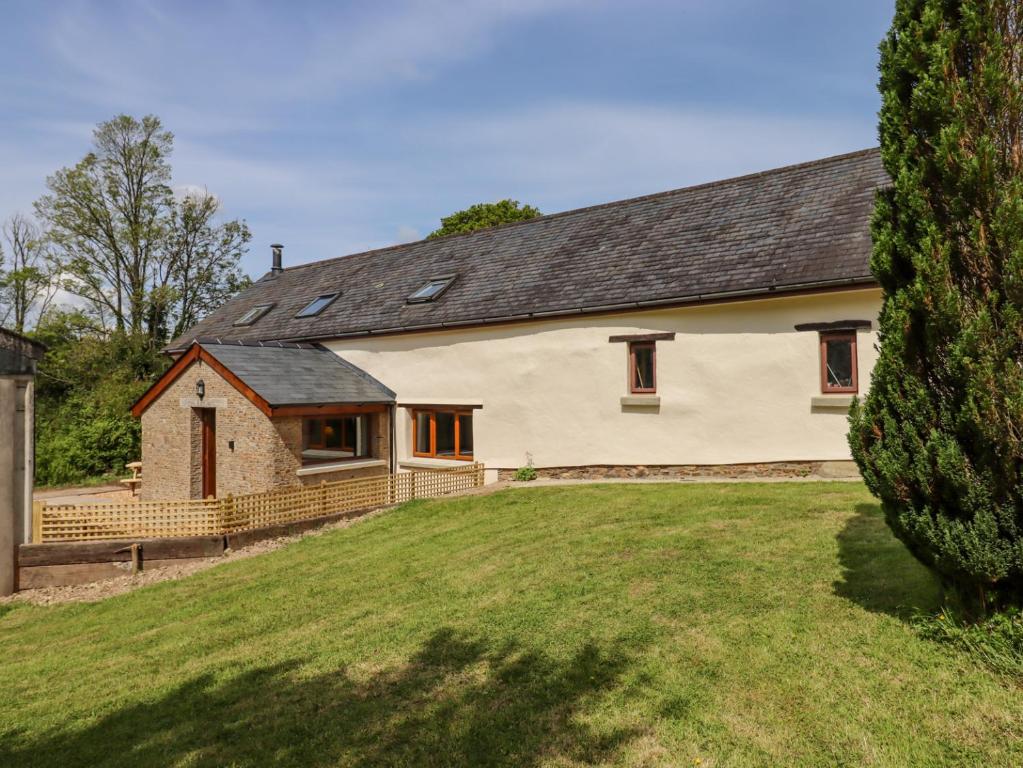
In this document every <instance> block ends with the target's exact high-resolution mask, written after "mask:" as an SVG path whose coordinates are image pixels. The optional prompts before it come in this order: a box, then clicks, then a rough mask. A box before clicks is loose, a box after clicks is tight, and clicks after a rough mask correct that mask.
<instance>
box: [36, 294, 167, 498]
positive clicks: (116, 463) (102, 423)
mask: <svg viewBox="0 0 1023 768" xmlns="http://www.w3.org/2000/svg"><path fill="white" fill-rule="evenodd" d="M32 335H33V337H34V338H35V339H37V340H38V341H41V342H43V343H44V344H46V346H47V351H46V355H45V356H44V357H43V359H42V361H41V362H40V366H39V375H38V377H37V379H36V420H37V430H36V431H37V443H36V480H37V482H39V483H40V484H43V485H64V484H68V483H74V482H79V481H81V480H83V479H86V478H89V477H96V476H100V475H106V474H110V473H117V472H123V471H124V465H125V464H126V463H127V462H129V461H133V460H135V459H137V458H138V456H139V448H140V430H139V424H138V422H137V421H136V420H135V419H133V418H132V417H131V415H130V414H129V413H128V408H129V407H130V406H131V404H132V403H133V402H135V400H136V399H138V397H139V396H140V395H141V394H142V393H143V392H144V391H145V390H146V389H147V387H148V386H149V384H150V382H151V380H152V377H153V376H154V375H156V374H158V373H160V372H162V371H163V370H164V369H165V368H166V367H167V364H168V361H167V360H165V359H164V358H163V357H162V356H161V355H160V354H159V352H158V351H157V350H156V349H154V348H153V347H152V346H151V345H149V344H145V343H140V341H139V338H138V337H132V336H131V335H129V334H126V333H121V332H120V331H116V330H110V329H108V328H104V327H103V326H101V325H99V324H98V323H97V321H96V319H95V317H94V316H92V315H91V314H90V313H87V312H83V311H81V310H65V309H60V308H57V309H53V310H51V311H50V312H48V313H47V314H46V315H45V316H44V317H43V318H42V319H41V320H40V322H39V324H38V325H37V326H36V329H35V331H34V332H33V334H32Z"/></svg>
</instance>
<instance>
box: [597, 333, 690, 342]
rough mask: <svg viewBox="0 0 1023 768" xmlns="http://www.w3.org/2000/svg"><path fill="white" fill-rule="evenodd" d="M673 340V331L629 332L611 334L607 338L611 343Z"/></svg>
mask: <svg viewBox="0 0 1023 768" xmlns="http://www.w3.org/2000/svg"><path fill="white" fill-rule="evenodd" d="M674 340H675V333H674V331H671V332H667V333H631V334H624V335H622V336H611V337H609V338H608V341H609V342H611V343H612V344H617V343H619V342H623V341H625V342H629V341H674Z"/></svg>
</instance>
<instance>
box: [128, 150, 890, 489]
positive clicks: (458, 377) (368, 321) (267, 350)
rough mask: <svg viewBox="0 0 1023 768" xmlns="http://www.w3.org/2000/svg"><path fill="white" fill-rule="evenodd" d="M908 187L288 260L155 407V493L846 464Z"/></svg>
mask: <svg viewBox="0 0 1023 768" xmlns="http://www.w3.org/2000/svg"><path fill="white" fill-rule="evenodd" d="M886 183H887V176H886V174H885V171H884V169H883V168H882V165H881V161H880V157H879V153H878V152H877V150H866V151H861V152H856V153H852V154H848V155H842V156H839V157H833V158H828V159H824V160H819V161H815V162H810V163H805V164H802V165H796V166H791V167H786V168H781V169H778V170H772V171H767V172H763V173H758V174H753V175H750V176H744V177H741V178H735V179H729V180H725V181H719V182H715V183H710V184H703V185H700V186H695V187H689V188H686V189H679V190H675V191H670V192H663V193H659V194H654V195H649V196H646V197H640V198H635V199H631V200H624V201H621V202H614V203H608V204H605V205H597V206H593V207H590V208H584V209H580V210H574V211H567V212H564V213H557V214H553V215H549V216H544V217H541V218H538V219H534V220H531V221H527V222H519V223H515V224H508V225H505V226H501V227H497V228H494V229H489V230H484V231H479V232H474V233H470V234H465V235H454V236H449V237H444V238H439V239H433V240H425V241H422V242H416V243H409V244H405V245H397V246H393V247H390V248H383V249H380V250H375V251H370V252H366V253H359V254H355V255H351V256H345V257H342V258H334V259H328V260H325V261H319V262H315V263H310V264H303V265H299V266H295V267H290V268H288V269H284V268H282V265H281V259H282V255H281V247H280V246H274V248H273V251H274V259H273V262H272V264H273V266H272V268H271V270H270V271H269V272H268V273H267V274H266V275H264V276H263V277H262V278H261V279H260V280H258V281H257V282H256V283H255V284H253V286H252V287H251V288H249V289H248V290H246V291H244V292H242V293H241V294H239V295H238V296H236V297H235V298H233V299H232V300H230V301H229V302H227V303H226V304H225V305H224V306H223V307H221V308H220V309H218V310H217V311H215V312H214V313H212V314H211V315H210V316H208V317H207V318H205V319H204V320H203V321H202V322H200V323H199V324H198V325H196V326H195V327H194V328H192V329H191V330H190V331H188V333H186V334H185V335H183V336H182V337H181V338H178V339H175V340H174V341H173V342H172V343H171V344H170V345H169V348H168V349H169V351H170V352H171V354H173V355H175V356H177V361H176V362H175V364H174V365H173V366H172V367H171V368H170V370H169V371H168V372H167V374H166V375H165V376H164V377H163V378H161V379H160V381H158V382H157V383H156V385H154V387H153V388H152V389H151V390H150V391H149V392H148V393H146V395H145V396H144V397H143V398H142V399H141V400H139V402H138V403H137V404H136V405H135V407H134V409H133V412H134V413H135V414H136V415H137V416H140V417H141V419H142V433H143V449H142V451H143V455H142V461H143V465H144V472H143V476H144V478H145V482H144V483H143V496H144V497H145V498H171V497H184V496H191V497H195V496H198V495H209V494H217V495H223V494H226V493H241V492H249V491H261V490H267V489H270V488H274V487H280V486H287V485H293V484H297V483H315V482H320V481H321V480H323V479H336V478H342V477H352V476H358V475H362V474H372V473H383V472H388V471H403V470H416V469H422V468H432V467H437V466H454V465H457V462H463V461H469V460H474V461H479V462H483V463H484V464H485V465H486V467H487V470H488V478H489V479H494V478H495V477H497V476H502V477H503V476H508V475H509V474H510V473H512V472H514V470H515V469H516V468H517V467H520V466H523V465H525V464H526V463H527V462H530V461H531V462H532V463H533V464H534V465H535V467H536V468H537V470H538V472H539V473H540V474H541V475H544V474H546V475H553V476H597V477H600V476H607V475H627V474H640V475H643V474H664V475H678V474H694V473H712V474H722V473H736V472H741V473H757V474H763V475H787V474H793V473H796V474H799V473H805V472H806V471H808V470H809V469H811V468H814V467H816V466H817V465H819V464H820V463H821V462H826V461H848V460H849V448H848V446H847V444H846V438H845V434H846V412H847V410H848V407H849V404H850V402H851V398H852V397H853V396H855V395H856V394H857V393H860V392H862V391H863V388H864V386H865V385H866V383H867V382H868V381H869V375H870V371H871V368H872V366H873V364H874V361H875V356H876V355H875V349H874V343H875V340H876V317H877V314H878V311H879V309H880V303H881V297H880V290H879V288H878V286H877V284H876V282H875V281H874V279H873V278H872V276H871V274H870V270H869V267H868V262H869V257H870V252H871V239H870V225H869V222H870V216H871V212H872V210H873V203H874V196H875V192H876V190H877V189H878V188H879V187H881V186H882V185H885V184H886Z"/></svg>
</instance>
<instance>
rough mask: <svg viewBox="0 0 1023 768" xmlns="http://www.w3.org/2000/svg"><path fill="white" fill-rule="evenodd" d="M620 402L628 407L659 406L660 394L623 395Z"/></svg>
mask: <svg viewBox="0 0 1023 768" xmlns="http://www.w3.org/2000/svg"><path fill="white" fill-rule="evenodd" d="M621 404H622V405H623V406H626V407H628V408H660V407H661V396H660V395H624V396H622V399H621Z"/></svg>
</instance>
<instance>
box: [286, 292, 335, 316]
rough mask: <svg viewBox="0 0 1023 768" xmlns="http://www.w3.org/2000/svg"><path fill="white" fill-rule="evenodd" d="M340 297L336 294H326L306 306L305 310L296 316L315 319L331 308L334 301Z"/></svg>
mask: <svg viewBox="0 0 1023 768" xmlns="http://www.w3.org/2000/svg"><path fill="white" fill-rule="evenodd" d="M339 295H340V294H339V293H337V292H335V293H324V294H323V295H321V296H317V297H316V298H315V299H313V300H312V301H310V302H309V303H308V304H307V305H306V306H305V309H303V310H302V311H301V312H299V313H298V314H297V315H295V317H315V316H316V315H318V314H320V312H322V311H323V310H325V309H326V308H327V307H329V306H330V305H331V304H332V303H333V302H334V299H336V298H337V297H338V296H339Z"/></svg>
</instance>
